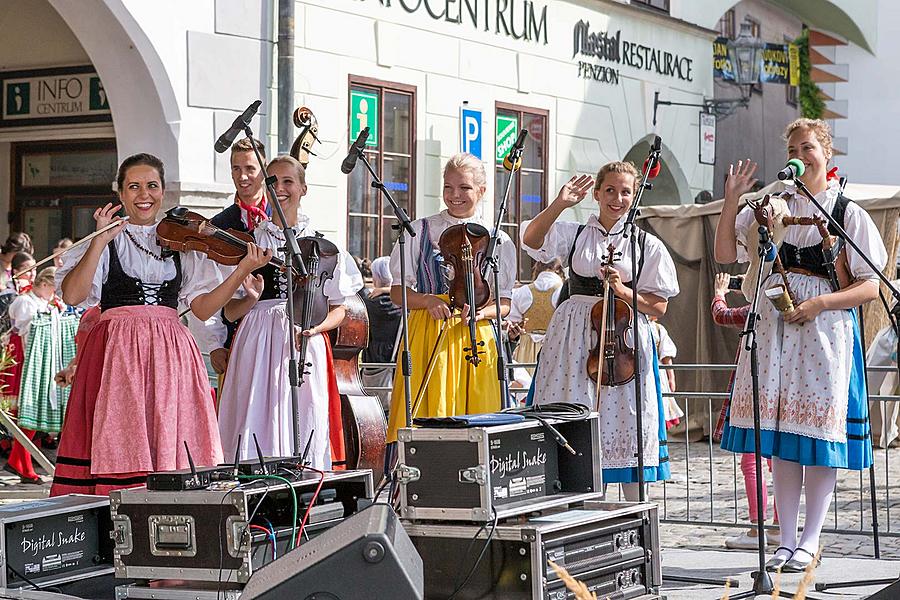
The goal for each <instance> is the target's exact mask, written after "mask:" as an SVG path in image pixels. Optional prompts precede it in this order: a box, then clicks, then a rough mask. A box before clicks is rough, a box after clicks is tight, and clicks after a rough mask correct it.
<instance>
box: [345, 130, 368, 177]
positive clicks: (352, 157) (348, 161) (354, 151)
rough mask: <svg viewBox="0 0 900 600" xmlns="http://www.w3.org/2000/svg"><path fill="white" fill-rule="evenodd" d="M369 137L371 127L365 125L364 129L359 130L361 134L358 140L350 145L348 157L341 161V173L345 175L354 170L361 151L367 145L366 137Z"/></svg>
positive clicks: (357, 137)
mask: <svg viewBox="0 0 900 600" xmlns="http://www.w3.org/2000/svg"><path fill="white" fill-rule="evenodd" d="M368 137H369V128H368V127H364V128H363V130H362V131H360V132H359V135H358V136H356V141H355V142H353V144H352V145H351V146H350V151H349V152H348V153H347V158H345V159H344V162H342V163H341V173H343V174H344V175H349V174H350V172H351V171H352V170H353V167H355V166H356V161H357V160H358V159H359V153H360V152H362V150H363V147H365V145H366V139H368Z"/></svg>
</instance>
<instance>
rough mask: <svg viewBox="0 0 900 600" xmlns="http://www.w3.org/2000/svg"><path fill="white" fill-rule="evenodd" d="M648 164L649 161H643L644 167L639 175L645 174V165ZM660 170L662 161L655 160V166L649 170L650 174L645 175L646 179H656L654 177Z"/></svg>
mask: <svg viewBox="0 0 900 600" xmlns="http://www.w3.org/2000/svg"><path fill="white" fill-rule="evenodd" d="M649 162H650V159H649V158H648V159H647V160H645V161H644V166H643V167H641V173H647V164H648V163H649ZM660 169H662V161H661V160H657V161H656V164H655V165H653V168H652V169H650V173H649V174H647V179H656V176H657V175H659V171H660Z"/></svg>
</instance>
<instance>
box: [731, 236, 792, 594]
mask: <svg viewBox="0 0 900 600" xmlns="http://www.w3.org/2000/svg"><path fill="white" fill-rule="evenodd" d="M758 231H759V245H758V247H757V252H758V254H759V265H758V266H757V272H756V288H755V289H754V290H753V303H752V304H751V306H750V313H749V314H748V315H747V323H746V325H745V326H744V330H743V331H741V337H743V338H744V350H745V351H748V352H750V389H751V392H752V396H753V459H754V461H755V463H756V473H757V476H756V506H758V507H760V509H761V508H762V506H764V505H763V488H762V486H763V470H762V452H761V449H760V446H761V445H762V426H761V424H760V418H759V356H758V354H757V345H756V324H757V322H758V321H759V316H760V315H759V312H757V311H758V309H759V296H760V292H761V291H762V284H763V281H762V280H763V276H762V275H763V269H764V268H765V264H766V256H767V255H768V254H769V248H770V246H771V244H772V241H771V240H770V239H769V230H768V228H767V227H766V226H764V225H760V226H759V229H758ZM756 546H757V554H756V557H757V567H758V568H757V570H756V571H754V572H753V573H752V574H751V577H752V578H753V589H750V590H747V591H746V592H741V593H739V594H734V595H732V596H730V598H732V600H738V599H740V598H755V597H756V596H762V595H766V596H768V595H770V594H771V593H772V591H773V590H774V589H775V586H774V585H773V584H772V578H771V577H770V576H769V573H768V571H766V530H765V526H764V524H763V516H762V514H761V512H760V514H757V515H756ZM781 594H783V595H784V596H785V597H789V598H793V597H794V595H793V594H792V593H791V592H787V591H784V590H783V589H782V591H781Z"/></svg>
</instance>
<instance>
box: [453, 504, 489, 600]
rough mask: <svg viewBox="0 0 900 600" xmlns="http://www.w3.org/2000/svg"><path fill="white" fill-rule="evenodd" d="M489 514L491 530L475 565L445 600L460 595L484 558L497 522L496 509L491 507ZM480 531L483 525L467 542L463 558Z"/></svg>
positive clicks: (482, 529)
mask: <svg viewBox="0 0 900 600" xmlns="http://www.w3.org/2000/svg"><path fill="white" fill-rule="evenodd" d="M491 512H492V513H493V515H494V518H493V520H492V521H491V530H490V531H489V532H488V535H487V539H486V540H485V541H484V546H482V548H481V553H480V554H479V555H478V558H476V559H475V564H473V565H472V568H471V569H469V573H468V575H466V578H465V579H464V580H463V582H462V583H461V584H459V585H458V586H457V587H456V589H455V590H453V593H452V594H450V596H449V597H448V598H447V600H453V599H454V598H456V595H457V594H458V593H460V592H461V591H462V590H463V588H465V587H466V585H468V583H469V580H470V579H472V575H474V574H475V571H477V570H478V565H480V564H481V560H482V559H483V558H484V555H485V553H486V552H487V549H488V547H489V546H490V545H491V541H492V540H493V539H494V531H496V529H497V520H498V519H497V509H496V508H494V507H493V506H491ZM482 531H484V525H482V526H481V528H480V529H479V530H478V531H477V532H475V537H474V538H472V541H471V542H469V548H468V549H467V550H466V554H465V556H468V554H469V550H471V549H472V543H473V542H474V541H475V540H476V539H477V538H478V536H479V535H480V534H481V532H482ZM465 556H464V558H465Z"/></svg>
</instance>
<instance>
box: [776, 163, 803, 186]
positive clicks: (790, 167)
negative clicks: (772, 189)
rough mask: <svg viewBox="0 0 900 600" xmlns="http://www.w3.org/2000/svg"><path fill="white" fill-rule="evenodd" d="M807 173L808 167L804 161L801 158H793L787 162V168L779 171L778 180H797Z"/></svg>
mask: <svg viewBox="0 0 900 600" xmlns="http://www.w3.org/2000/svg"><path fill="white" fill-rule="evenodd" d="M805 172H806V165H804V164H803V161H801V160H800V159H799V158H792V159H791V160H789V161H787V166H786V167H785V168H783V169H782V170H780V171H778V179H780V180H782V181H784V180H785V179H797V178H798V177H802V176H803V173H805Z"/></svg>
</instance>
